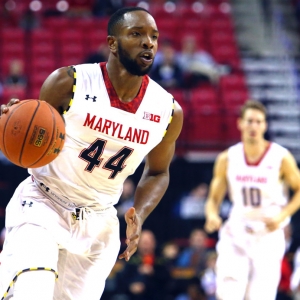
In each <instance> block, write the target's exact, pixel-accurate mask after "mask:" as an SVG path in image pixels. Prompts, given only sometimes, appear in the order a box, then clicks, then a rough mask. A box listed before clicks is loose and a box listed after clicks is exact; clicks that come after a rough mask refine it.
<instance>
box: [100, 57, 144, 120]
mask: <svg viewBox="0 0 300 300" xmlns="http://www.w3.org/2000/svg"><path fill="white" fill-rule="evenodd" d="M100 68H101V70H102V74H103V78H104V83H105V86H106V89H107V93H108V97H109V100H110V105H111V106H112V107H115V108H118V109H121V110H125V111H127V112H129V113H132V114H135V113H136V112H137V110H138V108H139V107H140V104H141V103H142V100H143V98H144V96H145V93H146V89H147V87H148V84H149V77H148V76H143V81H142V84H141V87H140V90H139V92H138V94H137V96H136V97H135V98H134V99H132V100H131V101H130V102H128V103H123V102H122V101H121V100H120V99H119V97H118V95H117V93H116V91H115V89H114V87H113V85H112V83H111V81H110V79H109V76H108V73H107V69H106V62H103V63H100Z"/></svg>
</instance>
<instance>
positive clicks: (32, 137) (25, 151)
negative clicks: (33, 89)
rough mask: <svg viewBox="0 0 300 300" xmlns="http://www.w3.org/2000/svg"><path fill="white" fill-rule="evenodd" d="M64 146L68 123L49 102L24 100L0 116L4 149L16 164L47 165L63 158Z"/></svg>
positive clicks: (0, 136) (0, 134)
mask: <svg viewBox="0 0 300 300" xmlns="http://www.w3.org/2000/svg"><path fill="white" fill-rule="evenodd" d="M64 143H65V124H64V120H63V118H62V116H61V115H60V114H59V113H58V112H57V110H56V109H55V108H54V107H52V106H51V105H50V104H48V103H47V102H45V101H41V100H35V99H29V100H23V101H20V103H17V104H14V105H12V106H11V107H10V108H9V110H8V112H7V113H5V114H2V115H1V117H0V149H1V151H2V152H3V154H4V155H5V156H6V157H7V159H8V160H10V161H11V162H12V163H14V164H15V165H18V166H20V167H23V168H38V167H41V166H44V165H46V164H48V163H50V162H51V161H53V160H54V159H55V158H56V157H57V156H58V155H59V153H60V151H61V150H62V148H63V146H64Z"/></svg>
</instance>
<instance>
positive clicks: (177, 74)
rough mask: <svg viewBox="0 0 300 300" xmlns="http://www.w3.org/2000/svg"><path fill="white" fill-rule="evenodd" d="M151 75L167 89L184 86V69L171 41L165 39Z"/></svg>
mask: <svg viewBox="0 0 300 300" xmlns="http://www.w3.org/2000/svg"><path fill="white" fill-rule="evenodd" d="M150 76H151V78H152V79H153V80H154V81H156V82H157V83H159V84H160V85H161V86H163V87H164V88H165V89H169V88H180V87H182V84H183V73H182V69H181V67H180V66H179V64H178V63H177V60H176V52H175V49H174V47H173V45H172V43H171V42H170V41H168V40H165V41H163V43H162V46H161V50H160V52H159V56H158V61H157V62H156V64H155V66H154V68H153V70H152V71H151V74H150Z"/></svg>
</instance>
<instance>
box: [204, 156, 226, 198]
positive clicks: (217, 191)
mask: <svg viewBox="0 0 300 300" xmlns="http://www.w3.org/2000/svg"><path fill="white" fill-rule="evenodd" d="M226 170H227V152H223V153H221V154H220V155H219V156H218V158H217V159H216V162H215V165H214V174H213V178H212V181H211V183H210V188H209V196H208V198H209V199H212V200H214V201H216V202H221V201H222V199H223V197H224V195H225V193H226V190H227V179H226Z"/></svg>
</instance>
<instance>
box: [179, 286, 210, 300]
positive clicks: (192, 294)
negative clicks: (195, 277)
mask: <svg viewBox="0 0 300 300" xmlns="http://www.w3.org/2000/svg"><path fill="white" fill-rule="evenodd" d="M175 300H207V298H206V296H205V294H204V292H203V290H202V289H201V287H200V285H199V283H198V282H193V283H190V284H189V285H188V287H187V291H186V294H180V295H179V296H177V297H176V298H175Z"/></svg>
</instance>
